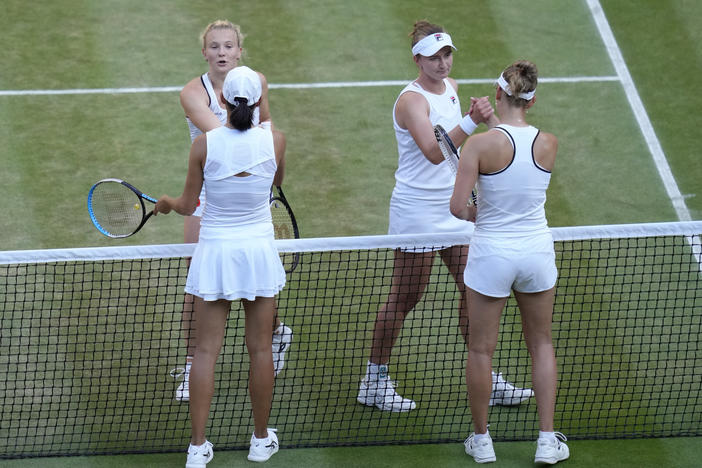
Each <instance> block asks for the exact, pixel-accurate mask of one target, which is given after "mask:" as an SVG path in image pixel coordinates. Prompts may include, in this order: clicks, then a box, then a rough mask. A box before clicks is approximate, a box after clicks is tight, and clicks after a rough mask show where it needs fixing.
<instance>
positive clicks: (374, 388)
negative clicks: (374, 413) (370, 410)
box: [356, 377, 417, 413]
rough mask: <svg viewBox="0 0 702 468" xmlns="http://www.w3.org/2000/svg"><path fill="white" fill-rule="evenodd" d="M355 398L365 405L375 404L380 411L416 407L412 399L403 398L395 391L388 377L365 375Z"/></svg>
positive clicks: (397, 410) (400, 411) (397, 411)
mask: <svg viewBox="0 0 702 468" xmlns="http://www.w3.org/2000/svg"><path fill="white" fill-rule="evenodd" d="M356 400H358V402H359V403H362V404H364V405H366V406H375V407H376V408H378V409H380V410H382V411H392V412H393V413H403V412H407V411H411V410H413V409H415V408H416V407H417V404H416V403H415V402H414V401H412V400H410V399H409V398H403V397H402V396H401V395H400V394H398V393H397V392H396V391H395V382H393V381H392V380H390V379H389V378H384V379H369V378H367V377H366V378H365V379H363V380H362V381H361V387H360V388H359V390H358V397H357V398H356Z"/></svg>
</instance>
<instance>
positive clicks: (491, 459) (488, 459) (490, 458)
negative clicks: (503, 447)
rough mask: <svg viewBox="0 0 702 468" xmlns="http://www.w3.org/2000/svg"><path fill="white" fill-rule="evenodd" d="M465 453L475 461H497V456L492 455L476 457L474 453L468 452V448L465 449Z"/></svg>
mask: <svg viewBox="0 0 702 468" xmlns="http://www.w3.org/2000/svg"><path fill="white" fill-rule="evenodd" d="M466 453H467V454H468V455H470V456H471V457H473V460H475V463H492V462H494V461H497V457H496V456H494V455H493V456H491V457H485V458H476V457H475V455H472V454H470V453H469V452H468V450H466Z"/></svg>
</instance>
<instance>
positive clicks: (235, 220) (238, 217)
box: [200, 127, 277, 239]
mask: <svg viewBox="0 0 702 468" xmlns="http://www.w3.org/2000/svg"><path fill="white" fill-rule="evenodd" d="M276 168H277V165H276V162H275V153H274V151H273V134H272V133H271V131H270V129H263V128H261V127H252V128H251V129H249V130H246V131H243V132H242V131H240V130H235V129H232V128H229V127H218V128H215V129H214V130H210V131H209V132H207V159H206V161H205V167H204V171H203V175H204V179H205V181H204V187H205V188H206V190H207V204H206V205H205V209H204V212H203V214H202V221H201V225H200V238H201V239H212V238H235V237H238V236H239V234H241V233H245V235H246V236H250V237H258V236H264V237H267V236H269V235H270V237H271V238H272V237H273V225H272V223H271V211H270V207H269V205H268V202H269V194H270V188H271V185H272V183H273V176H275V172H276ZM241 172H248V173H249V174H250V175H248V176H244V177H237V176H235V174H239V173H241Z"/></svg>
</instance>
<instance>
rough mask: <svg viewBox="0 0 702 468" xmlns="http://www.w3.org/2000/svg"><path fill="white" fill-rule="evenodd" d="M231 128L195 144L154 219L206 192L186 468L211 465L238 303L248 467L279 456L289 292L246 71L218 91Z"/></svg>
mask: <svg viewBox="0 0 702 468" xmlns="http://www.w3.org/2000/svg"><path fill="white" fill-rule="evenodd" d="M222 96H223V98H224V104H225V106H226V108H227V121H226V122H227V123H226V125H225V126H223V127H218V128H215V129H213V130H210V131H208V132H207V133H205V134H204V135H200V136H198V137H197V138H195V141H194V142H193V145H192V148H191V150H190V160H189V163H188V174H187V177H186V179H185V188H184V189H183V193H182V195H181V196H180V197H178V198H171V197H169V196H167V195H164V196H163V197H161V198H160V199H159V200H158V203H156V206H155V208H154V213H168V212H170V211H171V210H175V211H176V212H177V213H179V214H181V215H184V216H187V215H190V214H192V213H193V211H195V208H196V207H197V202H198V195H199V194H200V190H201V189H202V187H203V186H204V187H206V189H207V205H206V207H205V210H204V212H203V213H202V222H201V226H200V238H199V241H198V244H197V247H196V248H195V252H194V254H193V258H192V261H191V264H190V269H189V271H188V278H187V281H186V285H185V291H186V292H187V293H189V294H192V295H194V296H196V297H199V298H201V299H202V300H203V302H202V307H199V308H197V309H196V311H195V315H196V321H197V328H198V330H197V337H196V340H197V344H196V348H195V356H194V359H193V364H192V368H191V371H190V418H191V425H192V437H191V442H190V447H189V449H188V459H187V463H186V468H203V467H204V466H205V465H206V464H207V462H209V461H210V460H211V459H212V444H211V443H210V442H208V441H207V440H206V438H205V428H206V425H207V419H208V415H209V410H210V404H211V402H212V395H213V392H214V370H215V363H216V361H217V358H218V356H219V353H220V350H221V348H222V341H223V339H224V331H225V327H226V321H227V316H228V314H229V309H230V303H231V301H233V300H237V299H241V301H242V303H243V306H244V312H245V329H246V347H247V349H248V352H249V359H250V378H249V395H250V397H251V405H252V409H253V419H254V433H253V436H252V437H251V447H250V450H249V456H248V458H249V460H252V461H265V460H268V459H269V458H270V457H271V455H273V454H274V453H275V452H277V451H278V439H277V437H276V435H275V433H274V432H273V431H272V430H268V428H267V424H268V416H269V414H270V410H271V403H272V398H273V378H274V374H273V372H274V370H273V356H272V351H271V342H272V338H271V323H273V320H274V315H275V296H276V294H278V293H279V292H280V291H281V290H282V288H283V286H284V285H285V270H284V269H283V266H282V264H281V261H280V257H279V256H278V251H277V250H276V248H275V245H274V243H273V241H274V235H273V224H272V222H271V213H270V209H269V206H268V200H269V193H270V187H271V184H272V182H273V179H274V177H275V176H276V173H277V171H278V165H277V157H276V155H275V151H274V149H273V136H272V134H271V130H270V128H262V127H260V126H255V125H254V121H253V117H254V112H255V110H256V108H257V106H258V105H259V104H260V102H261V80H260V79H259V76H258V74H257V73H256V72H255V71H253V70H251V69H250V68H248V67H243V66H241V67H236V68H234V69H233V70H231V71H230V72H229V73H228V74H227V77H226V79H225V80H224V83H223V85H222Z"/></svg>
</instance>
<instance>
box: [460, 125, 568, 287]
mask: <svg viewBox="0 0 702 468" xmlns="http://www.w3.org/2000/svg"><path fill="white" fill-rule="evenodd" d="M491 131H499V132H502V133H503V134H504V135H505V136H506V137H507V138H508V139H509V140H510V142H511V143H512V147H513V148H514V155H513V158H512V161H511V162H510V163H509V165H507V167H506V168H504V169H502V170H501V171H498V172H495V173H491V174H482V173H481V174H479V175H478V210H477V215H476V220H475V231H474V233H473V235H472V236H471V242H470V249H469V250H468V262H467V264H466V269H465V271H464V272H463V279H464V282H465V284H466V285H467V286H468V287H470V288H471V289H473V290H474V291H478V292H479V293H481V294H484V295H486V296H491V297H507V296H509V295H510V293H511V290H512V289H514V290H516V291H520V292H524V293H535V292H541V291H546V290H548V289H551V288H552V287H553V286H554V285H555V284H556V279H557V277H558V271H557V269H556V263H555V252H554V248H553V237H552V235H551V230H550V229H549V227H548V224H547V221H546V212H545V209H544V205H545V203H546V190H547V189H548V185H549V182H550V180H551V172H550V171H548V170H546V169H544V168H542V167H540V166H539V165H538V164H537V163H536V161H535V160H534V154H533V150H532V148H533V145H534V141H535V140H536V137H537V136H538V134H539V130H538V129H537V128H535V127H531V126H528V127H514V126H511V125H505V124H501V125H498V126H497V127H495V128H494V129H493V130H491Z"/></svg>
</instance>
